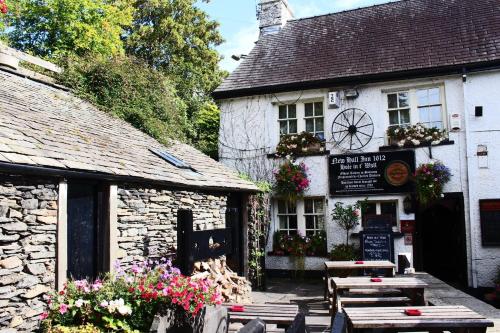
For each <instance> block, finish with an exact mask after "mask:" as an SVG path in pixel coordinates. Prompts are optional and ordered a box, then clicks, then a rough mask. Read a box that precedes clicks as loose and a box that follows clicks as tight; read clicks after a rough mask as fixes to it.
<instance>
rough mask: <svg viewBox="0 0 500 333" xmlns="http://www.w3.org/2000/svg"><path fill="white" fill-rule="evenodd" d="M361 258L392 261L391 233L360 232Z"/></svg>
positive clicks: (392, 244) (392, 242)
mask: <svg viewBox="0 0 500 333" xmlns="http://www.w3.org/2000/svg"><path fill="white" fill-rule="evenodd" d="M361 251H362V254H363V260H368V261H370V260H389V261H392V262H394V241H393V239H392V234H391V233H361Z"/></svg>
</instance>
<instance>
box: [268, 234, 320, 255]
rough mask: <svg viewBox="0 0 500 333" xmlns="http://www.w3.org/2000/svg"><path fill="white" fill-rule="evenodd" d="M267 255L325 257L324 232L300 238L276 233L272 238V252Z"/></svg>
mask: <svg viewBox="0 0 500 333" xmlns="http://www.w3.org/2000/svg"><path fill="white" fill-rule="evenodd" d="M269 255H274V256H296V257H303V256H307V257H326V256H327V250H326V232H325V231H319V232H317V233H316V234H314V235H312V236H302V235H300V234H293V235H289V234H287V232H285V231H276V232H275V233H274V237H273V251H272V252H271V253H269Z"/></svg>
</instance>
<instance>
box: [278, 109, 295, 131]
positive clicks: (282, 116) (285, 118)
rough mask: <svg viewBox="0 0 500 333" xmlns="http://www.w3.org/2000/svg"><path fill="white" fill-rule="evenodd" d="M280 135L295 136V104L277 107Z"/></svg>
mask: <svg viewBox="0 0 500 333" xmlns="http://www.w3.org/2000/svg"><path fill="white" fill-rule="evenodd" d="M279 124H280V135H287V134H297V106H296V105H295V104H288V105H280V106H279Z"/></svg>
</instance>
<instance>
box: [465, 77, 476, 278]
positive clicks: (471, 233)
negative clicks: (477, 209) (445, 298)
mask: <svg viewBox="0 0 500 333" xmlns="http://www.w3.org/2000/svg"><path fill="white" fill-rule="evenodd" d="M467 73H468V71H467V68H465V67H464V68H463V69H462V87H463V89H462V91H463V98H464V113H465V114H464V121H465V167H466V170H467V185H468V186H467V200H468V201H469V205H468V206H469V213H468V215H469V242H470V267H471V278H472V279H471V283H472V287H473V288H477V269H476V261H475V260H474V245H475V237H474V230H473V218H474V214H473V212H472V194H471V193H473V188H474V182H471V179H472V175H471V168H470V164H469V163H470V160H471V156H470V155H469V151H470V149H469V148H470V128H469V110H468V107H467V96H468V94H467V83H468V82H467Z"/></svg>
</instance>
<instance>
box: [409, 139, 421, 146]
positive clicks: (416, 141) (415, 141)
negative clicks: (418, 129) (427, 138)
mask: <svg viewBox="0 0 500 333" xmlns="http://www.w3.org/2000/svg"><path fill="white" fill-rule="evenodd" d="M411 142H412V143H413V144H414V145H415V146H418V145H419V144H420V141H418V140H417V139H413V140H411Z"/></svg>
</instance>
